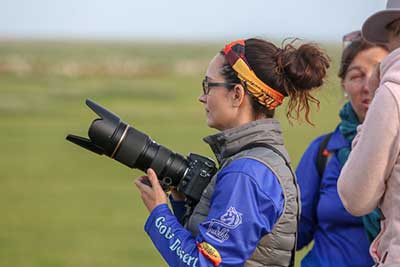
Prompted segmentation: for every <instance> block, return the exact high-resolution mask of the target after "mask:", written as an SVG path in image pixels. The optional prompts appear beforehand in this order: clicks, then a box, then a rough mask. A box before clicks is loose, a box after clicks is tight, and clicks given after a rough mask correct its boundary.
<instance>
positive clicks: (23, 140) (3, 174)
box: [0, 41, 343, 267]
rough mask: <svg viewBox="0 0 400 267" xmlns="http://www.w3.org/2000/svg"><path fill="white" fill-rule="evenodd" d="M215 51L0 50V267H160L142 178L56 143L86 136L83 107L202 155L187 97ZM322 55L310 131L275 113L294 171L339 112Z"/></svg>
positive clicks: (119, 47) (202, 128)
mask: <svg viewBox="0 0 400 267" xmlns="http://www.w3.org/2000/svg"><path fill="white" fill-rule="evenodd" d="M222 45H223V43H214V44H190V43H187V44H174V43H165V44H156V43H111V42H27V41H18V42H16V41H2V42H0V151H1V152H0V266H5V267H28V266H29V267H47V266H49V267H50V266H51V267H68V266H71V267H72V266H74V267H81V266H82V267H83V266H84V267H87V266H96V267H102V266H104V267H105V266H107V267H109V266H119V267H123V266H140V267H142V266H143V267H146V266H166V264H165V262H164V261H163V259H162V258H161V257H160V256H159V255H158V253H157V252H156V250H155V249H154V248H153V245H152V244H151V242H150V240H149V239H148V238H147V236H146V235H145V233H144V231H143V225H144V222H145V220H146V217H147V211H146V209H145V207H144V206H143V205H142V202H141V200H140V196H139V194H138V192H137V190H136V188H135V187H134V185H133V183H132V181H133V179H134V178H135V177H137V176H139V175H140V174H141V173H140V172H139V171H136V170H131V169H129V168H126V167H125V166H123V165H121V164H119V163H117V162H115V161H113V160H110V159H108V158H106V157H100V156H98V155H95V154H92V153H89V152H86V151H84V150H82V149H81V148H78V147H77V146H73V145H71V144H70V143H69V142H67V141H65V136H66V135H67V134H68V133H75V134H79V135H85V136H86V134H87V128H88V126H89V124H90V122H91V121H92V119H94V118H95V117H96V116H95V114H94V113H92V112H91V111H90V110H89V109H88V108H87V107H86V106H85V104H84V101H85V99H86V98H90V99H92V100H94V101H96V102H98V103H99V104H101V105H103V106H104V107H106V108H108V109H110V110H112V111H113V112H115V113H116V114H118V115H119V116H120V117H121V118H122V119H123V120H124V121H125V122H128V123H130V124H131V125H132V126H134V127H136V128H138V129H140V130H141V131H143V132H145V133H147V134H149V135H150V136H152V137H153V139H154V140H156V141H157V142H158V143H161V144H163V145H165V146H167V147H169V148H170V149H172V150H175V151H177V152H180V153H182V154H187V153H188V152H196V153H199V154H204V155H208V156H212V155H211V151H210V150H209V148H208V147H207V146H206V145H205V144H204V143H203V142H202V140H201V139H202V137H204V136H205V135H208V134H211V133H213V132H214V131H213V130H211V129H208V128H207V127H206V124H205V116H204V110H203V108H202V105H201V104H200V103H199V102H198V101H197V97H198V96H199V94H200V92H201V86H200V84H201V80H202V77H203V75H204V71H205V69H206V67H207V64H208V61H209V60H210V59H211V58H212V57H213V56H214V54H215V53H216V52H217V51H219V49H220V48H221V47H222ZM324 47H325V49H326V50H327V51H328V53H329V54H330V56H331V58H332V60H333V62H332V67H331V69H330V73H329V76H328V79H327V82H326V85H325V86H324V87H323V88H322V90H321V91H320V92H317V94H316V95H317V97H318V98H319V99H320V100H321V106H320V110H319V111H318V112H317V111H314V112H313V115H312V118H313V121H314V123H315V126H314V127H313V126H310V125H308V124H305V123H303V124H300V125H299V124H298V123H296V122H294V123H293V125H290V124H289V123H288V121H287V119H286V117H285V111H284V108H280V109H281V111H280V112H278V114H277V118H278V119H279V120H280V121H281V122H282V128H283V130H284V137H285V141H286V145H287V148H288V150H289V152H290V154H291V157H292V161H293V163H294V165H297V162H298V160H299V158H300V156H301V154H302V152H303V151H304V150H305V148H306V147H307V145H308V144H309V142H310V141H311V140H312V139H313V138H315V137H316V136H317V135H319V134H322V133H324V132H328V131H330V130H331V129H333V128H334V127H335V125H336V123H337V122H338V116H337V113H338V110H339V108H340V106H341V105H342V103H343V99H342V93H341V90H340V87H339V83H338V79H337V78H336V73H337V61H338V51H339V46H335V45H324ZM301 256H302V253H301V252H300V253H299V257H298V260H297V261H299V259H300V258H301Z"/></svg>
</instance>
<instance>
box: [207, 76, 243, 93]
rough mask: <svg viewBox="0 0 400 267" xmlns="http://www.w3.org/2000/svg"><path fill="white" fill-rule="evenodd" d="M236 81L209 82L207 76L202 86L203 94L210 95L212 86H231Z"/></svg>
mask: <svg viewBox="0 0 400 267" xmlns="http://www.w3.org/2000/svg"><path fill="white" fill-rule="evenodd" d="M235 84H236V83H222V82H219V83H217V82H209V81H207V78H205V79H204V80H203V82H202V86H203V94H204V95H208V94H209V93H210V89H211V87H217V86H222V87H225V88H229V87H231V86H233V85H235Z"/></svg>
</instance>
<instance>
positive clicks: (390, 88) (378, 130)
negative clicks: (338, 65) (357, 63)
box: [338, 48, 400, 267]
mask: <svg viewBox="0 0 400 267" xmlns="http://www.w3.org/2000/svg"><path fill="white" fill-rule="evenodd" d="M380 70H381V83H380V86H379V88H378V89H377V91H376V94H375V98H374V99H373V101H372V103H371V106H370V108H369V111H368V113H367V116H366V118H365V121H364V123H363V126H362V127H363V128H362V131H360V133H359V136H358V138H357V139H356V140H357V143H356V144H355V145H354V144H353V145H354V147H353V150H352V152H351V153H350V156H349V159H348V160H347V162H346V164H345V166H344V167H343V169H342V172H341V174H340V177H339V180H338V191H339V195H340V198H341V200H342V202H343V204H344V206H345V208H346V209H347V210H348V211H349V212H350V213H351V214H353V215H355V216H361V215H365V214H368V213H369V212H371V211H372V210H373V209H375V208H376V207H380V208H381V210H382V212H383V215H384V218H383V220H382V221H381V226H382V230H381V232H380V234H379V235H378V237H377V238H376V239H375V240H374V242H373V243H372V244H371V247H370V253H371V255H372V257H373V258H374V259H375V261H376V262H377V263H379V264H378V265H379V266H380V267H381V266H400V48H399V49H396V50H395V51H393V52H392V53H390V54H389V56H388V57H386V58H385V60H384V61H383V62H382V64H381V69H380Z"/></svg>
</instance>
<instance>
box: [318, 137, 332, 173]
mask: <svg viewBox="0 0 400 267" xmlns="http://www.w3.org/2000/svg"><path fill="white" fill-rule="evenodd" d="M332 134H333V133H329V134H327V135H325V137H324V139H322V142H321V143H320V144H319V147H318V154H317V159H316V161H315V164H316V165H317V171H318V175H319V177H322V175H323V174H324V171H325V167H326V163H327V161H328V155H325V154H324V150H325V149H326V146H327V145H328V143H329V140H330V139H331V137H332Z"/></svg>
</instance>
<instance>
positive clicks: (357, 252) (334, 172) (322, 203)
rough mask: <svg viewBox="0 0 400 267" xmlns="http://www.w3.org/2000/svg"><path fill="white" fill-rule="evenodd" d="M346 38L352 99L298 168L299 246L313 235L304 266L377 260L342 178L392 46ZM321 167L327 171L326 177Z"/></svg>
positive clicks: (345, 71) (345, 73) (342, 73)
mask: <svg viewBox="0 0 400 267" xmlns="http://www.w3.org/2000/svg"><path fill="white" fill-rule="evenodd" d="M343 41H344V42H348V44H347V45H346V47H345V49H344V50H343V53H342V60H341V65H340V70H339V78H340V79H341V84H342V88H343V91H344V94H345V96H346V97H348V101H347V102H346V103H345V104H344V106H343V107H342V109H341V110H340V112H339V116H340V119H341V121H340V123H339V125H338V126H337V127H336V129H335V130H334V131H333V133H331V134H329V135H323V136H320V137H318V138H317V139H315V140H314V141H313V142H312V143H311V144H310V146H309V147H308V148H307V150H306V151H305V153H304V155H303V156H302V158H301V160H300V163H299V165H298V167H297V170H296V175H297V179H298V184H299V187H300V192H301V202H302V211H301V219H300V224H299V234H298V235H299V236H298V242H297V249H302V248H303V247H304V246H306V245H308V244H310V242H311V241H313V240H314V246H313V248H312V249H311V251H310V252H309V253H308V254H307V255H306V256H305V257H304V259H303V260H302V262H301V266H302V267H315V266H322V267H329V266H335V267H347V266H348V267H350V266H351V267H364V266H365V267H370V266H372V265H373V264H374V262H373V260H372V258H371V256H370V255H369V252H368V249H369V240H368V238H367V232H368V233H371V231H366V229H365V227H364V224H363V221H362V218H360V217H354V216H352V215H351V214H350V213H348V212H347V211H346V210H345V208H344V207H343V204H342V202H341V200H340V198H339V195H338V192H337V179H338V177H339V174H340V171H341V169H342V167H343V165H344V163H345V162H346V160H347V157H348V155H349V153H350V150H351V142H352V140H353V139H354V137H355V135H356V128H357V126H358V125H359V124H360V123H362V122H363V120H364V118H365V114H366V112H367V110H368V106H369V103H370V101H371V99H372V93H371V92H370V90H369V88H368V81H369V78H370V77H371V75H372V73H373V70H374V67H375V65H376V64H377V63H379V62H380V61H381V60H382V59H383V58H384V57H385V56H386V55H387V53H388V52H387V49H386V48H385V47H383V46H375V45H372V44H369V43H366V42H365V41H364V40H363V39H362V38H361V34H360V32H359V31H357V32H352V33H350V34H348V35H346V36H345V37H344V38H343ZM322 143H325V147H323V146H324V145H323V144H322ZM321 157H325V161H326V162H325V163H321V161H320V159H321ZM317 159H318V160H317ZM317 162H319V163H317ZM321 164H323V166H321ZM319 170H320V171H323V172H322V173H321V174H322V177H321V176H320V173H319ZM369 230H373V229H371V228H370V227H369ZM372 234H376V233H372Z"/></svg>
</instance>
